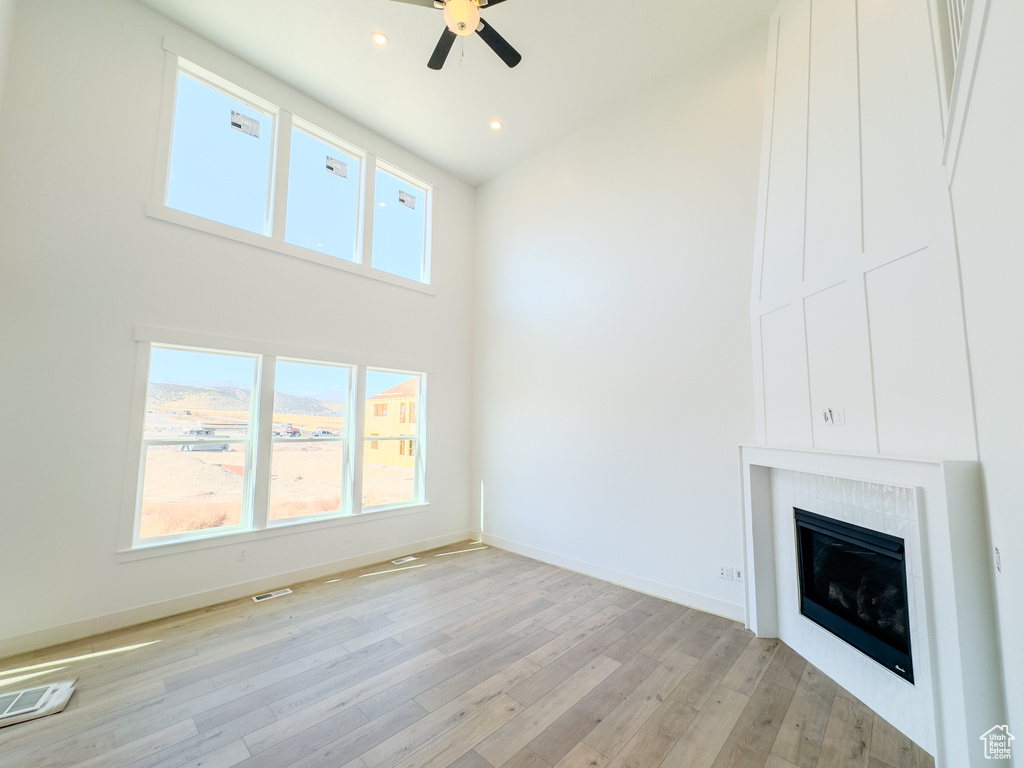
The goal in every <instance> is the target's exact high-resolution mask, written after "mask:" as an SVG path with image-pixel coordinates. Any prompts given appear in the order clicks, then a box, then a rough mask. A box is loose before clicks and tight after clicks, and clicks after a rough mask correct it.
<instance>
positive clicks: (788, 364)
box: [751, 0, 977, 459]
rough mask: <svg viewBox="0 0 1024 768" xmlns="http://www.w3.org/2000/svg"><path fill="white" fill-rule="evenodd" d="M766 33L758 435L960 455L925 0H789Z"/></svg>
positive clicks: (970, 444)
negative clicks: (827, 417)
mask: <svg viewBox="0 0 1024 768" xmlns="http://www.w3.org/2000/svg"><path fill="white" fill-rule="evenodd" d="M769 40H770V43H771V48H770V50H769V55H768V82H767V89H766V90H767V97H766V115H765V121H764V137H763V141H764V144H763V150H762V155H763V158H764V159H763V160H762V176H761V190H760V200H759V221H758V228H757V233H758V234H757V236H758V240H757V243H756V246H755V255H754V281H753V285H752V291H751V296H752V311H751V318H752V332H753V334H754V350H755V356H756V359H755V361H754V363H755V365H754V369H755V379H756V387H755V397H756V398H757V401H758V413H757V421H758V423H757V432H758V438H759V441H761V442H764V443H767V444H770V445H787V446H800V447H807V448H819V449H826V450H833V451H854V452H869V453H875V452H878V451H879V450H881V451H883V452H886V453H890V454H904V455H939V456H943V457H946V458H960V459H974V458H976V457H977V448H976V445H975V436H974V420H973V413H972V407H971V393H970V379H969V369H968V356H967V349H966V342H965V332H964V323H963V311H962V302H961V296H960V284H959V272H958V267H957V257H956V247H955V238H954V230H953V221H952V214H951V210H950V205H949V198H948V194H947V191H946V184H945V177H944V171H943V168H942V164H941V157H942V141H943V132H942V102H943V98H942V95H941V94H942V91H943V88H944V87H945V86H944V85H943V84H941V83H940V82H939V79H938V78H939V75H938V74H937V73H938V71H939V70H938V69H937V68H936V66H935V61H936V58H935V56H936V54H935V53H934V52H933V43H932V33H931V22H930V18H929V5H928V2H927V0H895V1H893V0H790V2H787V3H783V5H782V6H780V8H779V9H778V10H777V11H776V14H775V16H774V17H773V20H772V30H771V32H770V35H769ZM828 409H830V410H831V411H832V413H833V415H834V416H837V415H838V418H836V419H835V420H834V423H828V422H826V420H825V417H824V415H823V412H824V411H825V410H828ZM807 424H810V425H811V428H810V429H807V428H806V427H805V425H807Z"/></svg>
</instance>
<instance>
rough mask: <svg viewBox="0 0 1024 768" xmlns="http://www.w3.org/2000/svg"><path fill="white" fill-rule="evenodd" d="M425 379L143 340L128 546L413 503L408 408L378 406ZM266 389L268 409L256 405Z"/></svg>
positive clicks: (416, 434)
mask: <svg viewBox="0 0 1024 768" xmlns="http://www.w3.org/2000/svg"><path fill="white" fill-rule="evenodd" d="M360 375H362V376H365V391H366V393H367V396H366V399H365V401H364V403H363V404H362V405H361V406H360V407H361V408H362V412H363V413H364V414H365V421H366V425H365V427H366V431H365V432H364V435H365V436H367V437H368V436H369V435H371V434H373V440H369V439H363V440H358V441H357V440H355V439H354V430H355V419H354V414H355V413H357V411H356V403H355V400H356V394H355V393H356V391H357V388H356V382H357V380H358V377H359V376H360ZM425 378H426V377H425V376H424V374H420V373H411V372H400V371H385V370H380V369H371V370H366V369H365V368H363V367H361V366H357V365H346V364H340V363H337V362H328V361H315V360H300V359H293V358H285V357H277V356H274V355H265V354H255V353H242V352H233V351H227V350H215V349H199V348H194V347H177V346H171V345H165V344H156V343H154V344H152V345H151V346H150V354H149V367H148V375H147V381H146V400H145V415H144V418H143V435H142V446H141V451H140V458H139V480H138V486H137V496H136V504H135V515H134V524H133V536H132V541H133V546H143V547H144V546H148V545H152V544H162V543H168V542H174V541H182V540H189V539H195V538H202V537H207V536H211V535H217V534H225V533H233V532H240V531H250V530H260V529H264V528H268V527H273V526H279V525H285V524H292V523H298V522H304V521H312V520H320V519H324V518H329V517H338V516H342V515H350V514H354V513H358V512H364V511H368V510H375V509H380V508H385V507H394V506H408V505H413V504H421V503H423V501H424V498H425V497H424V492H423V489H424V463H423V445H422V440H423V431H422V425H421V424H419V423H418V422H417V421H416V420H415V418H413V419H410V418H409V413H410V412H411V413H413V414H415V413H416V409H415V407H414V406H413V407H412V408H411V409H410V408H406V407H403V408H399V407H397V406H396V407H393V408H390V409H389V408H387V407H386V406H387V404H388V403H390V402H391V401H392V400H401V401H402V402H403V406H404V404H408V403H416V402H421V401H422V398H423V390H424V382H425ZM268 389H272V390H273V398H272V402H273V407H272V409H266V411H263V412H261V410H260V402H261V396H260V392H266V391H267V390H268ZM262 400H263V401H264V402H266V398H262ZM379 406H384V407H379ZM267 411H269V412H267ZM400 412H404V413H405V418H404V419H403V420H402V421H399V413H400ZM420 412H421V413H422V409H420ZM376 414H380V415H376ZM389 414H390V415H389ZM371 422H373V423H371ZM377 422H379V423H377ZM391 422H394V424H392V423H391ZM371 430H372V432H371ZM378 446H379V447H378ZM364 447H365V448H366V449H368V450H367V451H366V452H367V453H369V452H371V451H372V454H373V455H372V457H366V458H364V455H363V454H364V450H363V449H364ZM357 468H359V469H360V471H357ZM360 486H361V488H362V491H361V499H360V501H361V503H358V504H357V503H356V502H355V497H356V496H357V495H360V494H358V493H357V488H359V487H360Z"/></svg>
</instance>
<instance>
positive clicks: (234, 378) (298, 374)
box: [149, 347, 409, 402]
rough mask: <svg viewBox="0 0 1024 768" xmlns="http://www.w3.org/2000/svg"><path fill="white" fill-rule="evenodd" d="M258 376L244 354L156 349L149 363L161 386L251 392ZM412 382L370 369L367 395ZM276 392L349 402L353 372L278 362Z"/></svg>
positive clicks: (253, 362)
mask: <svg viewBox="0 0 1024 768" xmlns="http://www.w3.org/2000/svg"><path fill="white" fill-rule="evenodd" d="M255 377H256V359H255V358H254V357H247V356H243V355H222V354H215V353H212V352H192V351H189V350H182V349H165V348H163V347H153V352H152V356H151V359H150V364H149V380H150V381H153V382H158V383H160V384H183V385H186V386H191V387H238V388H239V389H251V388H252V386H253V383H254V381H255ZM408 379H409V374H407V373H392V372H390V371H374V370H369V371H367V372H366V396H367V397H373V396H374V395H378V394H380V393H381V392H383V391H384V390H386V389H391V387H394V386H396V385H398V384H401V383H402V382H403V381H406V380H408ZM274 389H275V390H276V391H278V392H284V393H286V394H289V395H300V396H302V397H313V398H314V399H319V400H333V401H336V402H345V401H347V399H348V398H347V395H348V389H349V369H348V368H345V367H339V366H333V365H315V364H310V363H298V362H291V361H287V360H278V362H277V371H276V374H275V377H274Z"/></svg>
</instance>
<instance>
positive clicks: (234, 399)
mask: <svg viewBox="0 0 1024 768" xmlns="http://www.w3.org/2000/svg"><path fill="white" fill-rule="evenodd" d="M274 400H275V410H276V411H277V412H278V413H288V414H295V415H296V416H337V417H341V416H344V415H345V414H344V412H343V410H339V407H341V404H339V403H337V402H325V401H322V400H317V399H314V398H311V397H303V396H301V395H289V394H287V393H285V392H275V393H274ZM146 401H147V402H146V408H148V409H150V410H152V409H157V408H158V409H163V410H168V409H169V410H175V411H183V410H193V411H248V410H249V391H248V390H245V389H239V388H238V387H191V386H187V385H184V384H158V383H156V382H152V383H151V384H150V385H149V392H148V396H147V398H146Z"/></svg>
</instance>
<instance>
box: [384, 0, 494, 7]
mask: <svg viewBox="0 0 1024 768" xmlns="http://www.w3.org/2000/svg"><path fill="white" fill-rule="evenodd" d="M402 2H410V0H402ZM504 2H505V0H480V7H481V8H490V7H491V6H492V5H497V4H498V3H504Z"/></svg>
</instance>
